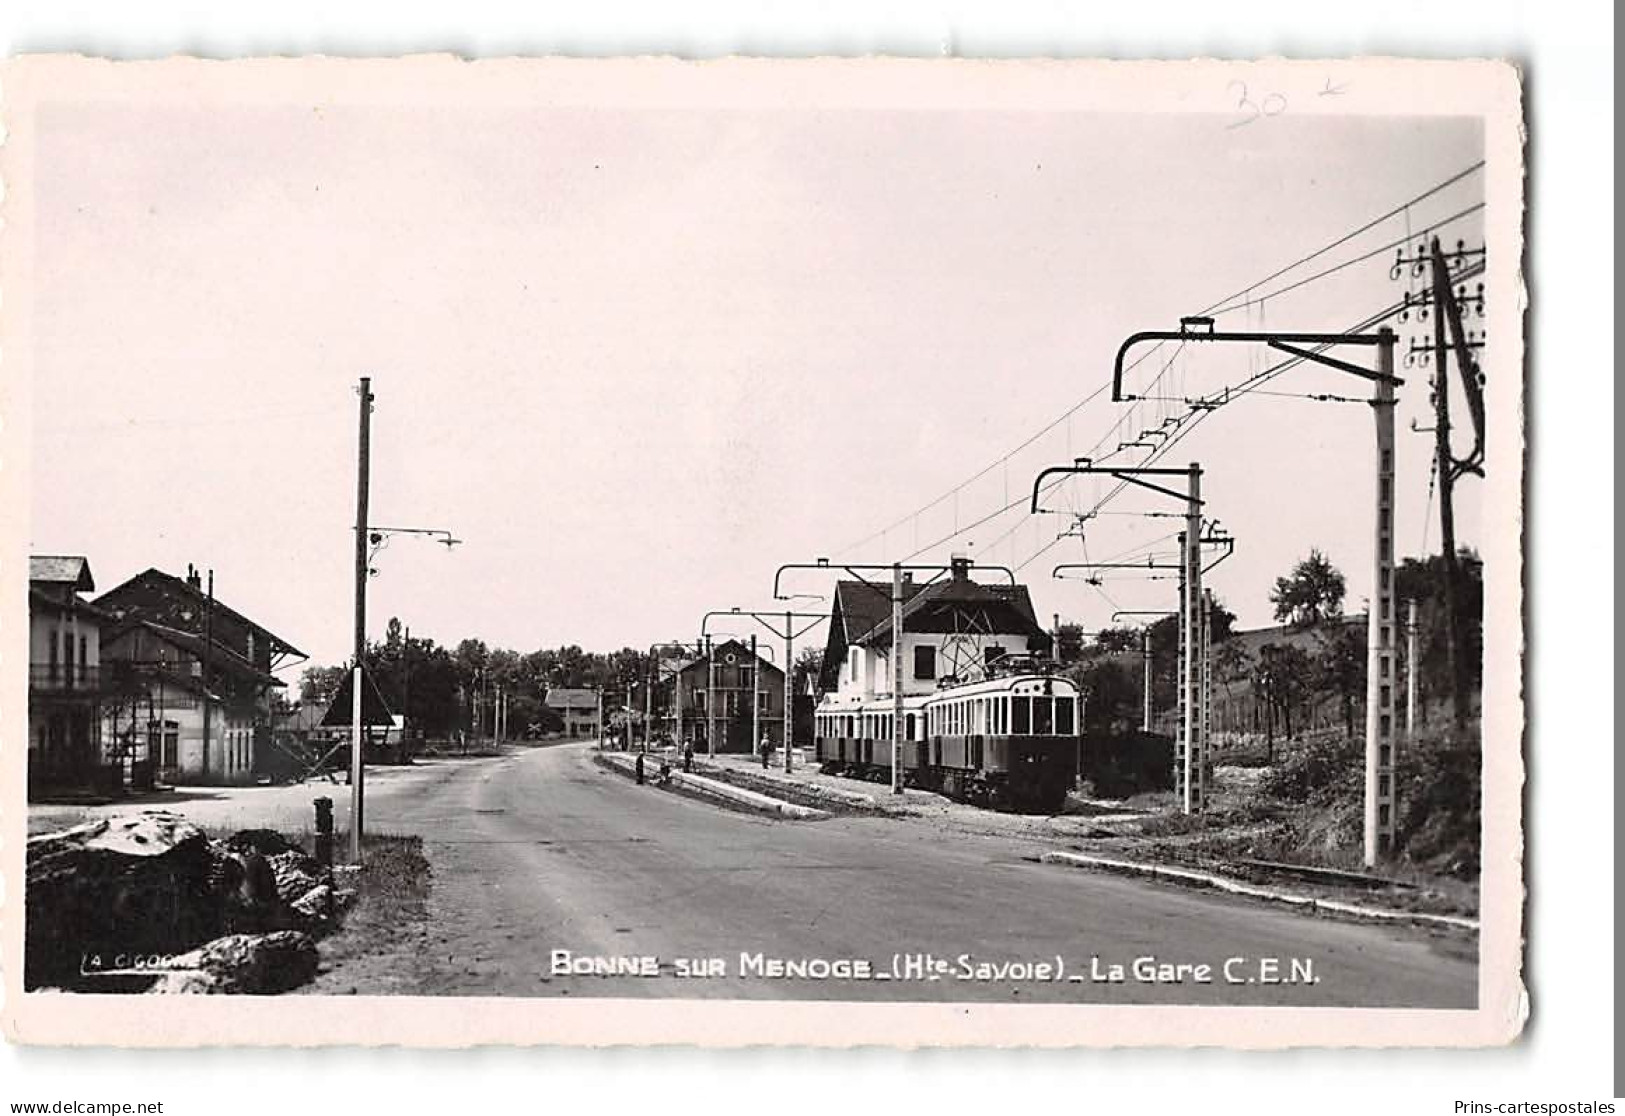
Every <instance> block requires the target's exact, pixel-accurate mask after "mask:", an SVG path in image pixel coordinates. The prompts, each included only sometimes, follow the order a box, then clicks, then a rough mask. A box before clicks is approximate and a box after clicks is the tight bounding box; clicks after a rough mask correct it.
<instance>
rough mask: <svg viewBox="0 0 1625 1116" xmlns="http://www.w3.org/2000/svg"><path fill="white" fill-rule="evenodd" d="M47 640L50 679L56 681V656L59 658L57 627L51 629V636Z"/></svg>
mask: <svg viewBox="0 0 1625 1116" xmlns="http://www.w3.org/2000/svg"><path fill="white" fill-rule="evenodd" d="M45 642H46V649H47V651H48V653H49V655H50V675H49V678H50V680H51V681H52V682H55V681H56V658H57V631H56V629H55V628H52V629H51V631H50V638H49V639H47V640H46V641H45Z"/></svg>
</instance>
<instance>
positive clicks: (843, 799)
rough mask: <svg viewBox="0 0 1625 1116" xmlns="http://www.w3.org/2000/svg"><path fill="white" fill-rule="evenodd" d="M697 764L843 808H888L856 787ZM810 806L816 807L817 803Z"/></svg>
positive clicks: (878, 810) (876, 810)
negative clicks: (851, 787) (841, 787)
mask: <svg viewBox="0 0 1625 1116" xmlns="http://www.w3.org/2000/svg"><path fill="white" fill-rule="evenodd" d="M695 767H697V768H700V769H701V770H704V771H706V772H707V773H710V774H714V775H719V776H720V775H721V773H723V772H727V773H728V774H730V775H733V776H735V777H737V778H743V779H749V780H752V781H754V782H758V783H764V784H767V785H769V786H772V787H774V788H775V789H780V790H783V791H784V792H786V793H795V794H802V795H805V796H807V797H808V798H813V799H822V800H823V801H824V802H826V803H828V804H829V805H832V806H836V807H839V808H841V809H846V810H863V811H868V812H872V813H885V812H886V807H885V805H884V804H882V803H880V802H878V801H876V799H875V798H874V796H873V795H868V794H861V793H859V792H857V791H848V790H839V789H837V788H835V787H824V786H819V785H817V784H816V783H808V782H804V781H802V780H799V779H796V778H795V777H794V776H791V775H785V774H783V773H782V772H780V771H778V770H769V771H757V770H756V769H755V768H751V769H749V770H745V771H741V770H737V769H734V768H728V767H722V766H719V765H716V764H705V765H703V766H702V765H701V764H699V763H698V762H697V761H696V763H695ZM717 781H718V782H726V783H728V785H729V786H732V787H736V788H739V789H748V788H740V787H739V785H738V784H737V783H734V782H732V781H730V780H728V779H725V778H718V779H717ZM811 808H814V809H815V808H816V807H811Z"/></svg>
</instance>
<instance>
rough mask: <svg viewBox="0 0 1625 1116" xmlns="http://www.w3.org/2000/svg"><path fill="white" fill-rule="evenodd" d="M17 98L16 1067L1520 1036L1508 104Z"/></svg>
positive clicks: (417, 85) (1492, 75)
mask: <svg viewBox="0 0 1625 1116" xmlns="http://www.w3.org/2000/svg"><path fill="white" fill-rule="evenodd" d="M5 77H6V80H5V84H6V88H7V94H6V97H7V124H8V129H9V133H10V139H9V142H8V143H7V144H6V147H5V150H4V155H3V159H4V168H5V176H6V182H7V198H6V203H5V204H6V229H5V232H4V236H5V241H6V249H5V253H4V267H5V302H4V308H3V336H4V348H5V360H6V363H7V365H8V374H7V377H6V380H5V384H4V392H5V396H4V399H3V402H4V405H5V408H6V431H5V435H6V447H7V453H8V459H7V460H8V471H7V474H6V477H5V483H6V484H7V486H8V489H7V491H8V494H9V498H14V499H15V501H16V502H15V503H13V504H8V506H16V507H25V508H26V515H24V516H22V517H21V519H20V522H19V523H18V524H17V525H16V531H15V535H16V537H15V538H14V539H11V540H9V541H8V544H7V545H8V546H9V547H10V549H9V550H8V551H7V552H6V559H7V568H8V570H9V573H8V574H7V580H6V582H5V591H6V594H7V602H8V608H10V607H12V606H14V605H17V604H19V603H21V602H22V601H23V600H24V598H25V597H26V617H27V624H26V633H27V634H26V637H24V635H23V630H24V629H23V627H22V626H21V625H7V626H6V631H5V633H4V639H5V641H6V642H5V645H4V646H5V650H6V652H7V654H8V657H9V661H10V664H11V665H10V666H8V668H7V670H6V673H5V676H4V685H5V686H6V687H7V690H6V693H7V694H8V695H9V697H11V698H12V699H14V700H17V701H18V703H19V704H21V699H22V698H23V697H24V696H26V709H27V717H26V724H24V720H23V718H21V717H9V718H7V719H6V720H5V723H4V725H3V726H0V731H3V732H4V733H5V737H6V739H5V744H6V747H5V749H4V757H3V758H4V763H5V786H6V794H7V800H6V805H7V806H8V807H15V809H8V810H7V811H6V818H7V823H6V824H7V825H8V827H9V828H8V830H7V836H8V840H7V842H6V848H7V856H8V857H9V858H10V859H9V860H8V862H7V871H8V875H9V876H10V877H11V878H12V879H15V880H17V881H19V883H18V885H17V886H16V887H13V888H10V889H9V894H8V897H7V905H8V913H11V914H13V915H14V916H15V912H18V911H20V912H21V918H20V920H19V919H18V918H17V917H12V918H10V919H8V920H7V923H6V933H7V935H8V938H7V942H6V946H7V961H8V964H7V980H8V982H9V983H8V996H7V1003H6V1012H7V1015H8V1022H7V1024H6V1026H7V1030H8V1033H9V1034H10V1035H11V1036H12V1037H14V1038H17V1039H20V1040H21V1041H24V1042H47V1043H53V1042H77V1041H98V1039H97V1038H96V1036H107V1035H108V1034H109V1033H111V1032H112V1031H113V1030H115V1029H117V1028H120V1027H124V1026H127V1025H128V1021H131V1020H146V1021H156V1022H153V1023H152V1024H151V1025H150V1026H148V1027H146V1028H145V1029H142V1030H139V1031H125V1032H123V1033H122V1036H121V1037H119V1038H117V1039H114V1040H111V1041H117V1042H121V1043H125V1042H127V1043H134V1044H137V1045H148V1044H151V1045H189V1044H199V1043H202V1044H207V1043H213V1042H227V1041H229V1042H248V1043H254V1042H264V1043H272V1044H275V1043H281V1042H289V1041H298V1042H317V1043H333V1042H339V1043H371V1042H390V1043H395V1042H403V1043H407V1044H422V1045H447V1044H456V1043H463V1042H538V1041H546V1042H566V1043H568V1042H577V1041H579V1042H598V1043H602V1042H622V1041H626V1042H653V1041H662V1042H679V1043H682V1042H697V1043H702V1044H719V1045H739V1044H750V1043H755V1042H793V1043H798V1044H811V1045H831V1046H847V1045H852V1044H882V1045H899V1044H900V1045H916V1044H921V1043H924V1044H939V1043H940V1044H965V1043H980V1044H992V1045H1001V1044H1005V1043H1023V1044H1035V1045H1063V1046H1067V1045H1097V1044H1103V1043H1127V1044H1132V1045H1147V1044H1150V1045H1168V1044H1173V1045H1180V1044H1185V1043H1195V1042H1205V1043H1209V1044H1219V1045H1241V1046H1266V1047H1271V1046H1292V1045H1304V1044H1311V1045H1327V1044H1331V1045H1340V1044H1351V1045H1424V1044H1425V1045H1434V1046H1438V1045H1445V1046H1483V1045H1499V1044H1503V1043H1506V1042H1509V1041H1512V1040H1513V1039H1514V1038H1515V1037H1516V1036H1517V1035H1518V1033H1519V1031H1520V1029H1521V1027H1522V1025H1523V1020H1524V1017H1525V1012H1526V1010H1527V1009H1526V1006H1525V1001H1524V999H1523V984H1522V977H1521V974H1522V968H1521V953H1520V949H1521V945H1520V943H1521V936H1522V932H1523V908H1522V886H1523V870H1522V840H1523V837H1522V821H1523V815H1522V804H1521V794H1522V790H1521V785H1522V779H1523V762H1524V761H1523V758H1522V754H1521V747H1522V740H1523V734H1524V707H1523V660H1522V656H1523V649H1524V630H1523V573H1524V570H1523V557H1522V549H1521V548H1522V537H1523V516H1524V495H1523V493H1524V442H1523V438H1524V434H1523V415H1524V386H1523V372H1522V363H1523V359H1524V356H1523V354H1524V318H1523V312H1522V300H1523V298H1524V292H1523V287H1522V282H1521V280H1520V268H1521V264H1520V260H1521V256H1522V253H1523V214H1524V210H1523V205H1524V198H1523V190H1524V183H1523V157H1524V156H1523V148H1522V140H1521V129H1522V89H1521V85H1520V80H1519V75H1518V73H1517V71H1516V70H1515V69H1514V68H1513V67H1511V66H1509V65H1507V64H1505V63H1498V62H1488V61H1486V62H1403V61H1391V62H1353V61H1347V60H1344V61H1337V62H1327V63H1318V62H1308V61H1299V62H1272V63H1257V64H1249V63H1227V62H1204V63H1194V62H1193V63H1171V64H1153V65H1147V66H1139V65H1131V64H1113V63H1019V62H1009V63H965V62H946V61H942V62H932V61H918V60H916V61H908V60H900V59H893V60H853V61H836V60H824V61H785V60H781V61H771V62H770V61H765V60H756V61H750V60H732V61H727V62H717V63H706V64H697V63H684V62H680V61H677V60H674V59H663V60H662V59H641V60H619V61H592V60H566V59H553V60H546V61H530V62H525V61H509V62H503V63H473V64H470V63H463V62H459V61H456V60H453V59H449V58H428V57H424V58H412V59H373V60H352V61H344V60H337V59H309V60H294V59H281V60H261V61H254V62H205V61H199V60H185V59H175V60H171V61H168V62H153V63H110V62H96V61H91V60H85V59H72V58H67V57H59V58H52V57H40V58H29V59H21V60H17V61H14V62H12V63H10V64H9V66H8V69H7V72H6V75H5ZM25 568H26V571H27V585H26V586H24V585H23V584H22V581H23V578H22V575H21V571H22V570H23V569H25ZM9 615H17V613H16V612H10V613H8V616H9ZM23 659H26V662H27V670H26V676H25V673H24V671H23V670H22V667H21V662H22V660H23ZM13 708H15V706H13ZM25 733H26V737H25ZM25 823H26V829H25ZM476 1005H477V1010H476ZM898 1008H910V1009H914V1011H915V1014H901V1015H899V1014H896V1012H895V1011H894V1009H898ZM1125 1008H1132V1009H1142V1008H1143V1009H1148V1010H1144V1011H1140V1010H1136V1011H1127V1012H1125V1011H1119V1010H1118V1009H1125ZM1235 1009H1244V1010H1242V1011H1239V1012H1238V1011H1236V1010H1235ZM1326 1009H1337V1010H1326ZM100 1041H109V1040H108V1039H106V1038H105V1037H103V1038H102V1039H100Z"/></svg>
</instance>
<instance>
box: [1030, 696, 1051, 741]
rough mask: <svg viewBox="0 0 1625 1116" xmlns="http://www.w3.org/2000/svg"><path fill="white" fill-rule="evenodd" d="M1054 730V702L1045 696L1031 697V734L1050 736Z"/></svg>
mask: <svg viewBox="0 0 1625 1116" xmlns="http://www.w3.org/2000/svg"><path fill="white" fill-rule="evenodd" d="M1054 732H1055V702H1053V701H1052V700H1050V699H1049V698H1047V697H1036V698H1033V735H1034V736H1050V735H1053V734H1054Z"/></svg>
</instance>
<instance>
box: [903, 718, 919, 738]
mask: <svg viewBox="0 0 1625 1116" xmlns="http://www.w3.org/2000/svg"><path fill="white" fill-rule="evenodd" d="M903 727H904V728H905V729H906V730H907V731H906V732H905V733H904V734H903V735H905V736H907V737H908V738H909V739H910V740H918V739H919V737H917V736H915V735H914V714H912V713H910V714H908V715H907V716H906V717H904V718H903Z"/></svg>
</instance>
